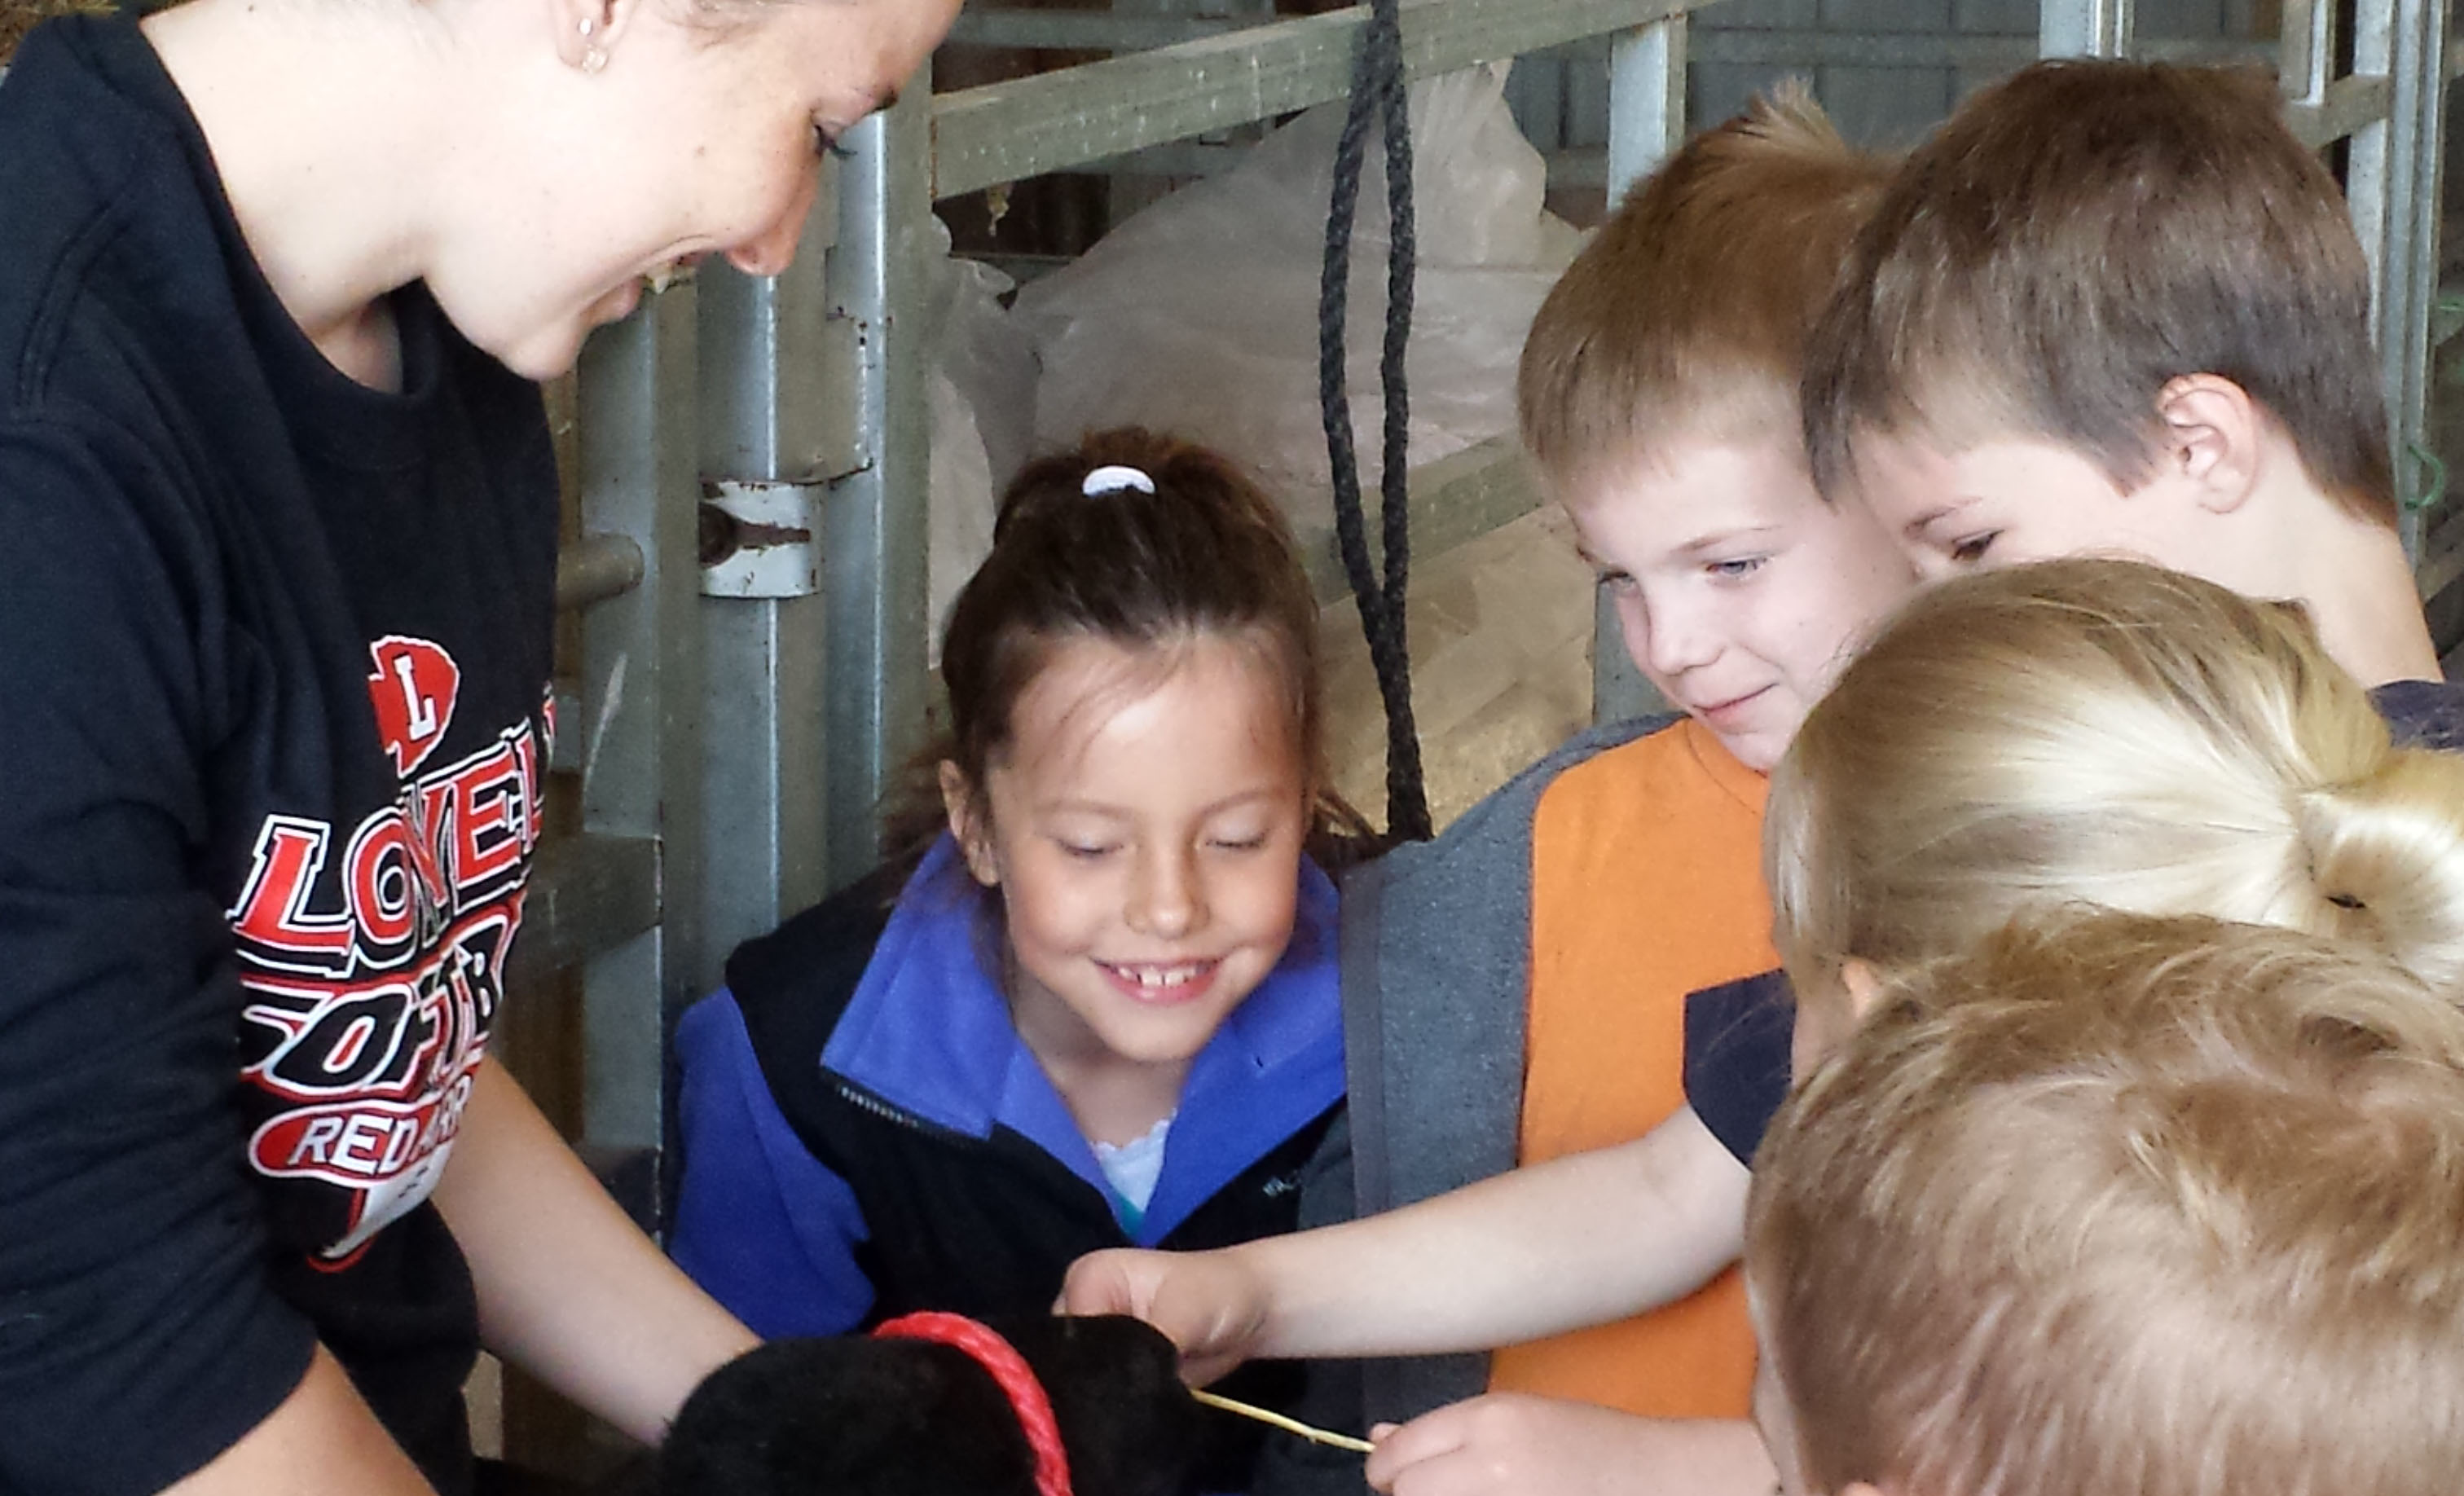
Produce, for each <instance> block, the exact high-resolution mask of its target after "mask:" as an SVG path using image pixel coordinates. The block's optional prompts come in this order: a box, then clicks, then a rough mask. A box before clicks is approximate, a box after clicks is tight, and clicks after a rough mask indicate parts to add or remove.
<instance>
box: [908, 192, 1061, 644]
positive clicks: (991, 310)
mask: <svg viewBox="0 0 2464 1496" xmlns="http://www.w3.org/2000/svg"><path fill="white" fill-rule="evenodd" d="M935 227H936V228H938V229H939V234H940V240H941V250H942V257H941V259H940V261H939V263H938V265H937V266H935V268H934V269H933V270H932V271H931V272H930V278H929V280H928V281H927V285H926V292H925V312H924V320H925V326H924V336H925V337H926V339H927V340H928V341H929V345H930V346H931V348H932V359H933V367H932V371H931V372H930V373H929V374H928V375H927V376H926V381H927V388H928V393H929V397H930V400H931V406H932V421H933V425H932V468H931V483H932V512H931V541H930V545H929V547H928V555H927V559H926V582H925V588H926V592H927V594H928V596H929V599H930V605H931V608H932V611H931V613H930V614H929V615H928V616H929V618H930V620H931V628H932V644H931V646H930V648H929V649H928V650H927V653H928V654H929V655H930V657H931V660H932V663H933V664H935V666H937V665H939V663H940V658H941V627H942V626H943V625H944V624H945V623H947V622H948V620H949V614H950V604H951V603H952V602H953V601H954V600H955V599H956V598H957V595H958V588H959V587H960V586H962V585H964V584H965V583H966V580H967V579H968V578H969V577H971V576H973V575H974V574H975V571H976V568H977V567H978V566H980V565H982V564H983V561H984V558H985V557H986V556H988V555H990V554H992V548H993V515H994V510H995V505H996V504H997V503H998V501H999V498H1000V495H1001V487H1002V485H1004V484H1006V483H1007V482H1008V481H1009V479H1010V476H1011V474H1013V473H1016V472H1017V471H1018V469H1019V465H1020V464H1022V463H1023V462H1024V461H1025V460H1026V457H1027V453H1028V452H1029V451H1030V450H1031V449H1032V447H1033V445H1034V441H1035V379H1036V373H1035V350H1034V349H1033V348H1032V347H1031V346H1029V344H1028V342H1027V341H1026V335H1025V333H1024V331H1023V329H1021V328H1020V327H1019V326H1018V325H1017V324H1016V323H1015V322H1013V321H1012V320H1011V318H1010V315H1009V313H1008V311H1007V310H1006V309H1005V308H1003V307H1002V306H1001V296H1002V294H1003V293H1005V292H1007V291H1008V290H1009V289H1010V279H1009V277H1008V276H1006V275H1002V274H1001V272H999V271H997V270H994V269H993V268H991V267H990V266H988V265H983V264H979V263H978V262H976V261H974V260H964V259H953V258H951V257H950V256H949V253H948V252H949V231H948V229H947V228H943V227H941V226H940V224H939V220H937V219H936V220H935Z"/></svg>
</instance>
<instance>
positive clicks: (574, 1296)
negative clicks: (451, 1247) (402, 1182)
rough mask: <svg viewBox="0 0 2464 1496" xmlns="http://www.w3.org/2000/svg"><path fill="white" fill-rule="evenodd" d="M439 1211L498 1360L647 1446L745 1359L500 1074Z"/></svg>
mask: <svg viewBox="0 0 2464 1496" xmlns="http://www.w3.org/2000/svg"><path fill="white" fill-rule="evenodd" d="M435 1199H436V1206H437V1209H438V1210H440V1211H442V1212H443V1213H444V1216H445V1221H446V1223H447V1224H448V1225H450V1226H451V1227H452V1228H453V1237H454V1240H455V1241H456V1242H458V1243H461V1246H462V1252H463V1255H464V1256H465V1257H466V1258H468V1259H469V1260H470V1264H471V1278H472V1282H473V1285H474V1287H476V1288H477V1290H478V1298H479V1329H480V1336H481V1339H482V1340H484V1341H485V1342H486V1343H487V1345H488V1347H489V1348H490V1349H491V1350H494V1351H495V1352H496V1353H498V1354H500V1355H503V1356H504V1357H505V1358H506V1359H507V1360H509V1361H512V1362H514V1363H515V1364H516V1365H517V1366H520V1367H521V1368H522V1369H524V1370H525V1371H528V1372H530V1373H531V1374H532V1375H536V1376H538V1377H539V1378H540V1379H541V1380H543V1381H545V1382H547V1383H548V1385H550V1386H552V1387H554V1388H556V1389H557V1390H558V1391H559V1392H561V1393H563V1394H564V1395H565V1396H567V1397H571V1398H573V1399H574V1400H575V1401H576V1402H578V1403H580V1404H582V1405H583V1407H585V1408H587V1409H589V1410H590V1411H591V1412H593V1413H596V1414H598V1415H599V1416H600V1417H601V1418H604V1419H606V1420H607V1421H609V1422H610V1423H613V1424H615V1425H616V1426H617V1427H618V1428H621V1429H623V1430H624V1431H625V1432H627V1434H630V1435H632V1436H633V1437H634V1438H635V1439H638V1440H641V1441H643V1442H645V1443H649V1444H655V1443H657V1442H658V1441H660V1439H661V1438H663V1437H664V1436H665V1435H666V1433H667V1426H668V1421H669V1419H671V1418H673V1417H674V1416H675V1412H676V1409H677V1408H678V1407H680V1406H682V1405H683V1403H684V1399H685V1396H686V1394H688V1393H690V1392H692V1391H693V1388H694V1386H695V1385H697V1384H698V1383H699V1382H700V1381H701V1379H702V1377H703V1376H705V1375H708V1374H709V1373H710V1372H712V1371H714V1370H715V1369H716V1368H717V1367H718V1366H719V1365H720V1364H721V1363H722V1362H725V1361H728V1360H731V1359H733V1358H734V1357H735V1356H737V1355H738V1354H740V1353H743V1352H745V1351H748V1350H751V1349H752V1348H753V1346H754V1345H755V1344H757V1341H756V1339H755V1337H754V1334H753V1332H752V1331H749V1330H746V1329H745V1328H744V1327H743V1326H742V1325H741V1324H739V1323H737V1320H736V1319H735V1317H734V1316H732V1315H730V1314H729V1313H728V1312H727V1311H726V1310H725V1309H721V1308H719V1306H718V1305H717V1304H716V1303H715V1301H713V1300H712V1299H711V1297H710V1296H709V1295H708V1294H706V1293H704V1292H702V1291H701V1289H699V1288H697V1287H694V1286H693V1281H692V1280H691V1279H689V1278H687V1277H686V1276H685V1275H684V1274H683V1273H682V1272H680V1271H678V1270H677V1269H676V1267H675V1266H674V1265H672V1264H671V1263H670V1262H669V1261H668V1260H667V1259H666V1258H665V1257H664V1256H662V1255H660V1252H659V1249H658V1247H657V1246H656V1245H655V1244H654V1243H652V1242H651V1241H650V1239H649V1237H647V1236H644V1235H643V1234H642V1232H641V1230H640V1228H638V1227H636V1226H635V1225H634V1224H633V1222H632V1221H631V1220H630V1219H629V1218H627V1216H626V1214H625V1213H624V1211H623V1210H621V1209H620V1208H618V1206H617V1204H616V1202H615V1201H614V1200H612V1199H609V1198H608V1197H607V1193H606V1192H605V1190H603V1189H601V1188H600V1187H599V1181H598V1180H597V1179H594V1178H592V1177H591V1176H590V1171H589V1170H588V1169H586V1168H584V1167H583V1163H582V1160H581V1159H580V1158H577V1157H576V1156H574V1154H573V1151H572V1150H571V1149H569V1148H567V1147H566V1146H565V1145H564V1140H563V1139H562V1138H561V1137H559V1136H558V1135H557V1133H556V1130H555V1129H554V1128H552V1127H550V1126H549V1125H548V1122H547V1119H546V1118H545V1117H542V1116H540V1115H539V1109H538V1108H536V1107H534V1106H532V1105H531V1100H530V1098H529V1097H528V1096H526V1095H524V1094H522V1090H521V1088H520V1087H519V1086H518V1085H517V1084H515V1082H514V1080H513V1077H511V1076H510V1075H507V1074H506V1073H505V1072H504V1070H503V1069H502V1067H498V1066H494V1065H490V1066H485V1067H481V1069H480V1071H479V1074H478V1078H477V1082H476V1084H475V1086H474V1088H473V1091H472V1094H471V1101H470V1105H469V1106H468V1108H467V1109H466V1110H465V1111H463V1113H462V1131H461V1133H460V1135H459V1136H457V1137H456V1138H455V1140H454V1144H453V1156H452V1159H451V1162H449V1163H448V1164H447V1165H446V1169H445V1177H444V1178H443V1179H441V1180H439V1181H438V1183H437V1187H436V1197H435Z"/></svg>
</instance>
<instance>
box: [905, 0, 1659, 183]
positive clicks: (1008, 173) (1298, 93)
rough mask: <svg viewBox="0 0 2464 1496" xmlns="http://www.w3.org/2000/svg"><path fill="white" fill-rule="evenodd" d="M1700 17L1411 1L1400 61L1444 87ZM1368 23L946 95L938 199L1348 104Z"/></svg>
mask: <svg viewBox="0 0 2464 1496" xmlns="http://www.w3.org/2000/svg"><path fill="white" fill-rule="evenodd" d="M1699 9H1701V7H1700V6H1697V5H1688V4H1686V3H1685V0H1415V3H1407V4H1405V5H1404V6H1403V10H1402V14H1403V61H1404V66H1405V68H1406V69H1407V70H1408V72H1409V74H1410V76H1412V77H1423V76H1426V75H1429V74H1433V73H1448V72H1453V71H1455V70H1457V69H1460V68H1465V67H1469V66H1471V65H1472V64H1473V63H1476V62H1491V61H1496V60H1498V59H1500V58H1504V57H1512V56H1518V55H1522V54H1524V53H1527V52H1534V51H1537V50H1539V49H1541V48H1544V47H1552V46H1556V45H1558V44H1559V43H1562V42H1568V41H1574V40H1578V39H1580V38H1582V37H1586V36H1595V35H1599V34H1602V33H1610V32H1617V31H1624V30H1628V29H1630V28H1633V27H1637V26H1642V25H1646V24H1648V23H1649V22H1652V21H1657V20H1660V19H1662V18H1663V17H1666V16H1668V15H1671V14H1675V13H1678V12H1681V11H1688V10H1699ZM1368 15H1369V11H1368V8H1367V7H1365V6H1353V7H1352V8H1350V9H1348V10H1343V11H1331V12H1329V13H1327V14H1325V15H1313V16H1305V17H1301V18H1298V19H1295V20H1288V21H1278V22H1275V23H1273V24H1272V25H1267V26H1259V27H1253V28H1250V29H1248V30H1245V31H1242V32H1238V33H1231V34H1228V35H1224V36H1217V37H1210V38H1207V39H1205V40H1201V41H1194V42H1187V43H1184V44H1182V45H1179V46H1176V47H1166V48H1161V49H1158V50H1156V51H1154V52H1147V53H1139V54H1135V55H1130V56H1123V57H1113V58H1111V59H1109V60H1107V61H1102V62H1090V63H1087V64H1085V65H1084V66H1081V67H1075V68H1067V69H1063V70H1060V71H1058V72H1053V73H1045V74H1040V75H1037V76H1036V77H1024V78H1018V79H1015V80H1013V81H1009V82H1003V83H993V84H987V85H985V86H984V87H981V88H971V89H965V90H962V91H960V92H957V93H954V94H945V95H943V96H941V97H940V98H938V99H934V100H933V147H932V172H933V187H932V192H933V196H934V197H935V198H936V199H937V198H945V197H955V196H957V195H958V194H960V193H962V192H971V191H974V190H976V189H977V188H979V187H991V186H994V185H995V184H997V183H1001V182H1013V181H1017V180H1019V179H1021V178H1024V177H1032V176H1039V175H1041V174H1043V173H1045V172H1047V171H1059V170H1063V169H1065V168H1067V167H1070V166H1075V165H1082V164H1084V163H1087V162H1090V161H1097V160H1101V159H1103V158H1105V157H1109V156H1117V155H1120V154H1122V153H1124V152H1126V151H1132V150H1135V149H1137V148H1139V147H1140V146H1145V145H1155V144H1160V143H1163V142H1166V141H1176V140H1181V139H1184V138H1186V137H1188V136H1192V135H1198V134H1201V133H1204V132H1206V131H1209V130H1216V129H1221V128H1224V127H1226V126H1230V125H1235V124H1246V123H1249V122H1251V121H1258V120H1265V119H1269V118H1272V117H1273V116H1276V115H1279V114H1284V113H1287V112H1288V111H1291V110H1295V109H1306V108H1308V107H1309V106H1310V105H1311V104H1321V103H1325V102H1327V101H1328V100H1330V99H1341V98H1343V97H1344V96H1345V95H1346V94H1347V93H1348V92H1349V90H1350V88H1351V86H1352V59H1353V53H1354V51H1355V50H1356V49H1357V47H1358V39H1359V33H1360V31H1361V29H1362V28H1363V27H1365V26H1366V25H1367V24H1368Z"/></svg>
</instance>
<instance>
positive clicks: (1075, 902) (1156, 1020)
mask: <svg viewBox="0 0 2464 1496" xmlns="http://www.w3.org/2000/svg"><path fill="white" fill-rule="evenodd" d="M1010 725H1011V731H1010V734H1009V743H1010V747H1009V750H1008V751H1007V752H1006V753H1005V754H1003V755H1002V756H1001V758H1000V759H997V760H996V761H995V762H994V763H993V764H992V765H991V766H990V767H989V769H988V770H987V772H986V774H985V781H986V782H985V783H984V784H983V785H982V786H981V787H980V794H978V795H974V796H970V795H968V794H967V793H966V787H965V786H964V785H963V784H962V783H960V782H958V781H957V778H956V770H955V769H954V768H952V767H949V766H945V767H944V770H943V784H944V789H945V793H948V794H950V795H951V798H952V803H953V813H952V825H953V829H954V830H955V831H956V832H957V836H958V839H959V844H960V846H961V847H963V848H964V850H965V852H966V855H967V862H968V866H969V868H970V869H971V870H972V871H973V872H974V873H975V875H976V877H977V878H978V879H979V881H981V882H983V883H985V884H988V885H993V886H997V887H998V888H999V890H1000V892H1001V903H1002V910H1003V914H1004V919H1005V924H1006V929H1007V938H1008V953H1009V959H1010V967H1011V970H1010V976H1009V981H1008V983H1007V985H1008V989H1009V997H1010V1003H1011V1008H1012V1011H1013V1013H1014V1015H1015V1018H1016V1022H1017V1023H1018V1029H1019V1033H1020V1035H1021V1036H1022V1037H1023V1038H1024V1039H1025V1041H1026V1044H1027V1046H1028V1048H1029V1049H1031V1050H1033V1051H1034V1052H1035V1054H1036V1055H1037V1057H1038V1058H1039V1059H1040V1060H1042V1061H1043V1062H1044V1063H1045V1067H1046V1068H1047V1070H1049V1069H1054V1068H1056V1067H1058V1068H1082V1067H1089V1066H1095V1067H1101V1066H1105V1065H1109V1064H1111V1063H1114V1062H1117V1061H1128V1062H1131V1063H1133V1064H1136V1065H1142V1066H1151V1067H1164V1068H1167V1069H1170V1070H1172V1071H1173V1072H1174V1073H1175V1074H1176V1075H1177V1074H1178V1073H1179V1072H1181V1071H1183V1070H1185V1068H1186V1067H1187V1066H1188V1064H1189V1062H1190V1061H1191V1060H1192V1059H1193V1058H1194V1057H1195V1056H1196V1055H1197V1054H1198V1052H1199V1049H1201V1048H1203V1047H1204V1046H1205V1045H1206V1042H1207V1041H1208V1040H1209V1039H1210V1038H1212V1037H1213V1036H1214V1033H1215V1030H1216V1029H1217V1028H1218V1027H1219V1026H1220V1025H1221V1023H1223V1021H1224V1019H1225V1018H1226V1017H1228V1016H1229V1015H1230V1014H1231V1012H1232V1010H1233V1009H1234V1008H1236V1007H1238V1006H1239V1005H1240V1004H1241V1001H1242V1000H1243V999H1244V998H1246V997H1247V996H1248V995H1249V994H1250V992H1251V991H1253V990H1254V989H1255V988H1256V987H1257V985H1258V984H1259V982H1261V981H1263V980H1265V977H1266V975H1267V973H1269V972H1271V971H1272V970H1273V969H1274V967H1275V964H1276V963H1277V962H1278V961H1279V960H1281V959H1282V957H1283V954H1284V948H1285V946H1286V945H1287V943H1288V942H1289V941H1290V939H1291V934H1292V922H1293V918H1294V907H1295V904H1296V902H1297V891H1298V886H1299V870H1300V858H1301V845H1302V841H1303V838H1304V836H1305V834H1306V832H1307V829H1308V824H1309V793H1310V791H1309V783H1308V780H1307V776H1306V775H1305V773H1304V771H1303V768H1302V764H1301V758H1300V754H1299V751H1298V748H1297V745H1296V743H1295V741H1294V737H1295V735H1294V732H1293V728H1292V724H1291V722H1290V720H1289V712H1288V709H1287V704H1286V698H1285V694H1284V693H1283V691H1282V690H1281V688H1280V682H1279V678H1278V675H1277V672H1276V671H1275V670H1274V669H1273V668H1272V666H1271V665H1270V664H1269V663H1268V660H1267V657H1266V652H1265V650H1264V649H1262V648H1260V647H1258V646H1257V645H1256V644H1254V643H1253V642H1252V641H1250V640H1248V639H1245V638H1243V637H1240V636H1222V635H1205V634H1201V635H1199V636H1197V637H1194V638H1191V639H1189V640H1186V641H1185V642H1181V643H1177V644H1174V645H1169V646H1164V647H1160V648H1140V649H1133V648H1126V647H1124V646H1122V645H1119V644H1115V643H1112V642H1111V641H1109V640H1105V639H1100V638H1091V637H1079V638H1073V639H1069V640H1067V641H1065V642H1063V643H1060V644H1058V645H1056V646H1054V647H1053V649H1052V650H1051V652H1050V654H1049V655H1048V656H1047V657H1046V659H1045V663H1044V666H1043V669H1042V670H1041V671H1039V672H1038V673H1037V675H1036V678H1035V679H1034V681H1033V682H1032V683H1031V684H1030V685H1029V686H1028V687H1027V688H1026V690H1025V692H1024V693H1023V694H1022V695H1021V696H1020V697H1019V700H1018V705H1017V707H1016V710H1015V712H1014V714H1013V718H1012V721H1011V724H1010Z"/></svg>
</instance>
